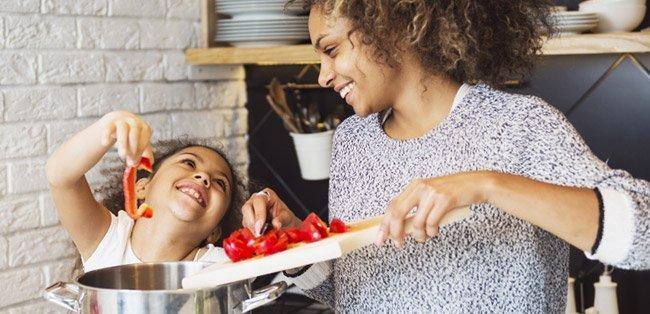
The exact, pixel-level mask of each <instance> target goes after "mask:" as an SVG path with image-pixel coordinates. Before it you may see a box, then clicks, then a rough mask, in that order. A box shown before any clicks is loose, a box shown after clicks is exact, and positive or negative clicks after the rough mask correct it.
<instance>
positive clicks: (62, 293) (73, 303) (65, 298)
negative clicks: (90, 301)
mask: <svg viewBox="0 0 650 314" xmlns="http://www.w3.org/2000/svg"><path fill="white" fill-rule="evenodd" d="M45 299H46V300H48V301H50V302H53V303H56V304H58V305H60V306H62V307H64V308H66V309H68V310H70V311H74V312H76V313H79V312H80V311H81V302H80V299H81V289H80V288H79V286H77V285H75V284H73V283H69V282H63V281H59V282H56V283H54V284H51V285H50V286H49V287H47V288H45Z"/></svg>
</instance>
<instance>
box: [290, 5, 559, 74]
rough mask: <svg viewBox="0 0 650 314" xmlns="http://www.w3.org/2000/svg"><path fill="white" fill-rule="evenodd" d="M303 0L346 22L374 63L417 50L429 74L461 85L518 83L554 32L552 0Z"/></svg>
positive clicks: (388, 61)
mask: <svg viewBox="0 0 650 314" xmlns="http://www.w3.org/2000/svg"><path fill="white" fill-rule="evenodd" d="M295 1H296V0H290V1H288V3H292V2H295ZM300 1H305V2H306V4H305V5H306V8H311V7H313V6H317V7H318V8H319V9H321V10H322V12H324V14H325V15H327V16H342V17H346V18H348V19H349V20H350V21H351V23H352V29H353V31H358V32H359V33H360V35H361V36H360V38H361V42H362V43H363V44H365V45H367V46H369V47H370V48H372V49H371V51H374V56H375V57H376V60H377V61H379V62H382V63H384V64H388V65H389V66H391V67H394V66H396V65H397V64H399V62H400V57H399V56H400V55H401V52H403V51H409V52H413V53H414V54H415V55H416V56H417V58H418V60H419V62H420V63H421V65H422V67H423V68H425V69H428V72H429V73H430V74H436V75H445V76H446V77H448V78H450V79H453V80H454V81H457V82H478V81H482V82H485V83H488V84H492V85H497V86H498V85H500V84H502V83H504V82H506V81H507V80H511V79H517V78H521V77H522V76H524V75H525V74H527V73H528V72H529V71H530V70H531V69H532V67H533V64H534V61H535V57H536V55H537V53H538V52H539V51H540V50H541V48H542V43H543V36H544V35H550V34H552V27H551V24H550V23H549V19H548V18H549V14H550V11H551V7H552V6H551V5H552V3H553V1H551V0H510V1H504V0H485V1H483V0H480V1H479V0H436V1H431V0H300Z"/></svg>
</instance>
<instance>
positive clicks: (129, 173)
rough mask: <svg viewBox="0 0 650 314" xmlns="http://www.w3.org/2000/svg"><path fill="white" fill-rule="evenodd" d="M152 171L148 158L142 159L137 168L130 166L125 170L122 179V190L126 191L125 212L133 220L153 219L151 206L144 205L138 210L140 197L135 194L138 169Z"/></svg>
mask: <svg viewBox="0 0 650 314" xmlns="http://www.w3.org/2000/svg"><path fill="white" fill-rule="evenodd" d="M139 167H140V168H142V169H144V170H147V171H151V160H150V159H149V158H146V157H142V158H141V159H140V163H139V164H138V165H137V166H130V167H126V169H124V176H123V177H122V188H123V190H124V210H125V211H126V213H127V214H129V216H131V218H133V219H138V218H140V217H145V218H151V217H153V209H152V208H151V206H149V205H146V204H142V205H141V206H140V208H138V197H137V195H136V194H135V179H136V174H137V170H138V168H139Z"/></svg>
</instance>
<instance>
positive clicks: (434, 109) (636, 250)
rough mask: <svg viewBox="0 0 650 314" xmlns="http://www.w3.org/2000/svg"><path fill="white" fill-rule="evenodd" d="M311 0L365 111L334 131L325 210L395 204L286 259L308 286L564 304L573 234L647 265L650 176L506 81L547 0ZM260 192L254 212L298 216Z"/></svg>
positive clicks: (457, 308)
mask: <svg viewBox="0 0 650 314" xmlns="http://www.w3.org/2000/svg"><path fill="white" fill-rule="evenodd" d="M306 2H307V3H308V5H309V6H310V7H311V11H310V16H309V34H310V37H311V41H312V44H313V45H314V47H315V48H316V51H317V54H318V56H319V57H320V60H321V67H320V76H319V83H320V84H321V85H322V86H323V87H329V88H333V89H334V91H335V92H336V93H337V94H339V95H340V96H341V98H342V99H345V102H346V103H348V104H349V105H350V106H351V107H352V108H353V109H354V112H355V113H356V116H353V117H350V118H348V119H346V120H345V122H343V123H342V124H341V125H340V126H339V127H338V128H337V130H336V135H335V136H334V141H333V144H332V150H333V153H332V164H331V168H330V169H331V173H330V181H329V188H330V190H329V202H328V208H329V215H330V217H337V218H341V219H343V220H344V221H356V220H360V219H365V218H370V217H374V216H379V215H382V214H386V216H385V217H384V221H383V223H382V225H381V227H380V232H379V234H378V239H377V240H378V241H377V242H378V244H379V245H378V246H371V247H366V248H364V249H362V250H358V251H355V252H352V253H350V254H348V255H346V256H344V257H342V258H340V259H337V260H334V261H332V262H331V263H319V264H314V265H312V266H311V267H309V268H302V269H300V270H292V271H288V272H287V275H289V276H293V277H294V278H293V280H294V283H296V285H297V286H298V287H300V288H301V289H303V290H304V291H305V293H306V294H308V295H309V296H311V297H313V298H315V299H318V300H320V301H322V302H324V303H327V304H329V305H331V306H332V307H333V308H334V309H335V311H336V312H343V313H369V312H370V313H376V312H389V313H561V312H564V311H565V307H566V306H565V304H566V295H567V277H568V265H569V244H570V245H573V246H575V247H577V248H579V249H581V250H583V251H585V252H586V253H588V254H589V255H588V256H590V257H591V258H594V259H599V260H601V261H603V262H606V263H608V264H610V265H614V266H617V267H621V268H630V269H649V268H650V249H649V248H650V233H649V232H648V230H650V184H648V182H647V181H643V180H637V179H634V178H632V177H631V176H630V175H629V174H628V173H626V172H624V171H620V170H614V169H611V168H609V167H608V166H607V164H605V163H604V162H602V161H601V160H599V159H598V158H597V157H595V156H594V155H593V154H592V153H591V151H590V150H589V147H587V145H586V144H585V143H584V141H583V140H582V138H581V137H580V135H579V134H578V133H577V132H576V130H575V129H574V128H573V127H572V126H571V125H570V124H569V122H568V121H567V120H566V118H565V117H564V116H562V114H561V113H560V112H559V111H558V110H556V109H555V108H553V107H552V106H550V105H549V104H547V103H546V102H544V101H543V100H541V99H539V98H537V97H531V96H524V95H515V94H510V93H506V92H504V91H501V90H499V89H497V88H495V87H494V86H498V85H499V84H501V83H503V82H505V81H506V80H509V79H511V78H512V76H514V75H517V74H521V73H522V72H525V70H527V69H529V68H530V67H531V66H532V64H533V60H534V57H535V53H536V52H538V51H539V50H540V48H541V44H542V36H541V35H542V34H543V33H544V30H545V28H546V27H545V25H547V24H546V23H545V20H546V17H547V15H548V12H549V10H550V1H546V0H511V1H487V0H453V1H451V0H439V1H427V0H391V1H385V0H382V1H379V0H345V1H343V0H313V1H306ZM264 192H265V193H262V194H255V195H253V197H252V198H251V199H250V200H249V202H248V203H247V204H245V205H244V206H243V208H242V211H243V216H244V220H243V225H244V226H246V227H248V228H250V229H252V230H254V231H256V232H259V229H260V228H261V226H262V225H263V224H264V222H265V221H266V219H267V216H270V219H271V220H272V221H273V223H274V225H275V226H276V227H280V226H285V225H289V226H291V225H296V224H299V223H300V220H298V218H297V217H296V216H295V215H294V214H293V213H292V212H291V211H290V209H289V208H287V206H286V205H285V204H284V202H282V200H281V199H279V198H278V196H277V195H276V194H275V193H273V191H271V190H269V189H267V190H265V191H264ZM464 206H471V207H470V208H471V211H472V215H471V216H470V217H469V218H467V219H465V220H463V221H460V222H457V223H455V224H452V225H449V226H445V227H442V228H439V227H438V223H439V221H440V219H441V218H442V217H443V216H444V215H445V214H446V213H447V212H449V211H451V210H453V209H454V208H458V207H464ZM414 207H417V211H416V214H415V216H414V218H413V225H414V227H415V228H413V231H412V232H410V237H408V238H405V232H404V221H405V218H406V215H407V214H408V213H409V212H410V211H411V210H412V209H413V208H414ZM389 239H390V240H391V241H392V242H394V243H395V245H396V246H397V247H395V246H392V245H390V246H389V245H381V244H383V243H385V241H386V240H389Z"/></svg>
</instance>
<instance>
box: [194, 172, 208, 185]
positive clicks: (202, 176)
mask: <svg viewBox="0 0 650 314" xmlns="http://www.w3.org/2000/svg"><path fill="white" fill-rule="evenodd" d="M194 179H195V180H197V181H199V182H200V183H201V184H203V186H205V187H206V188H210V178H208V176H207V175H206V174H203V173H197V174H195V175H194Z"/></svg>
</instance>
